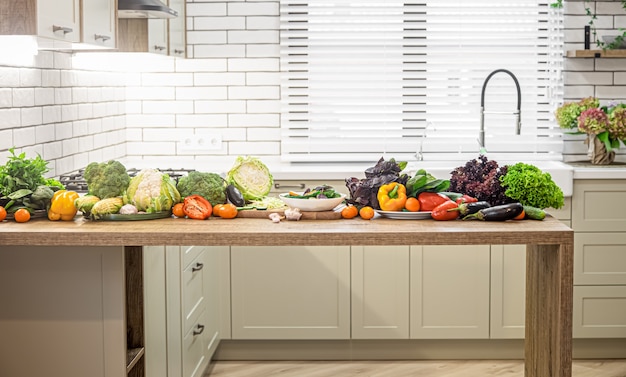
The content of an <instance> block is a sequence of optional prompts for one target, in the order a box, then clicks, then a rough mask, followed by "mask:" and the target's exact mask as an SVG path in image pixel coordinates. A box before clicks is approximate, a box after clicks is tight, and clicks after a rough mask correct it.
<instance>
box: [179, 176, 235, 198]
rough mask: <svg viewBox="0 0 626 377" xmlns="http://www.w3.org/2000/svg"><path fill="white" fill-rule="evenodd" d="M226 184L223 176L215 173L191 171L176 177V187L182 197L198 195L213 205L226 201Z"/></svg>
mask: <svg viewBox="0 0 626 377" xmlns="http://www.w3.org/2000/svg"><path fill="white" fill-rule="evenodd" d="M226 186H227V184H226V181H225V180H224V178H222V177H221V176H220V175H218V174H216V173H203V172H199V171H191V172H189V174H188V175H186V176H184V177H180V178H179V179H178V184H177V186H176V188H177V189H178V192H180V196H181V197H183V198H184V197H187V196H189V195H200V196H202V197H204V198H205V199H206V200H208V201H209V203H211V204H213V205H215V204H223V203H226Z"/></svg>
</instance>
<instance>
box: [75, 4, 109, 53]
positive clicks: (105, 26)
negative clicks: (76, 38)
mask: <svg viewBox="0 0 626 377" xmlns="http://www.w3.org/2000/svg"><path fill="white" fill-rule="evenodd" d="M116 5H117V2H116V1H115V0H88V1H83V2H82V9H81V13H82V20H83V22H82V42H84V43H88V44H90V45H96V46H100V47H108V48H114V47H115V45H116V43H115V42H116V35H115V34H116V31H117V24H116V20H117V18H116V17H115V16H116V14H117V10H116V8H115V7H116Z"/></svg>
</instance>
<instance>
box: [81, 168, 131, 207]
mask: <svg viewBox="0 0 626 377" xmlns="http://www.w3.org/2000/svg"><path fill="white" fill-rule="evenodd" d="M83 176H84V177H85V180H86V181H87V189H88V193H89V194H91V195H95V196H97V197H99V198H100V199H106V198H114V197H116V196H122V195H123V194H124V191H125V190H126V188H127V187H128V183H129V182H130V177H129V175H128V172H126V167H124V165H122V163H121V162H119V161H115V160H112V161H109V162H102V163H97V162H92V163H90V164H89V165H87V167H86V168H85V173H84V174H83Z"/></svg>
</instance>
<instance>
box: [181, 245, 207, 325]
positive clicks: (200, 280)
mask: <svg viewBox="0 0 626 377" xmlns="http://www.w3.org/2000/svg"><path fill="white" fill-rule="evenodd" d="M203 256H204V253H202V254H200V255H199V256H198V258H197V259H195V260H194V261H193V262H191V264H190V265H189V266H187V268H185V270H184V271H183V277H182V284H183V287H182V292H181V293H182V301H183V329H184V332H187V331H189V329H190V328H191V326H193V325H194V322H195V321H196V318H198V315H199V313H200V311H201V309H202V308H203V307H204V289H203V287H204V274H203V273H202V269H203V268H204V258H203Z"/></svg>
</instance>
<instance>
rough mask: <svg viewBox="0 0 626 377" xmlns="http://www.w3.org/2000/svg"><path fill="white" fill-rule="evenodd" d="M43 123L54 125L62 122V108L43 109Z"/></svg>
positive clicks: (49, 107)
mask: <svg viewBox="0 0 626 377" xmlns="http://www.w3.org/2000/svg"><path fill="white" fill-rule="evenodd" d="M42 113H43V117H42V122H43V123H44V124H46V123H54V122H58V121H60V120H61V106H44V107H43V108H42Z"/></svg>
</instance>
